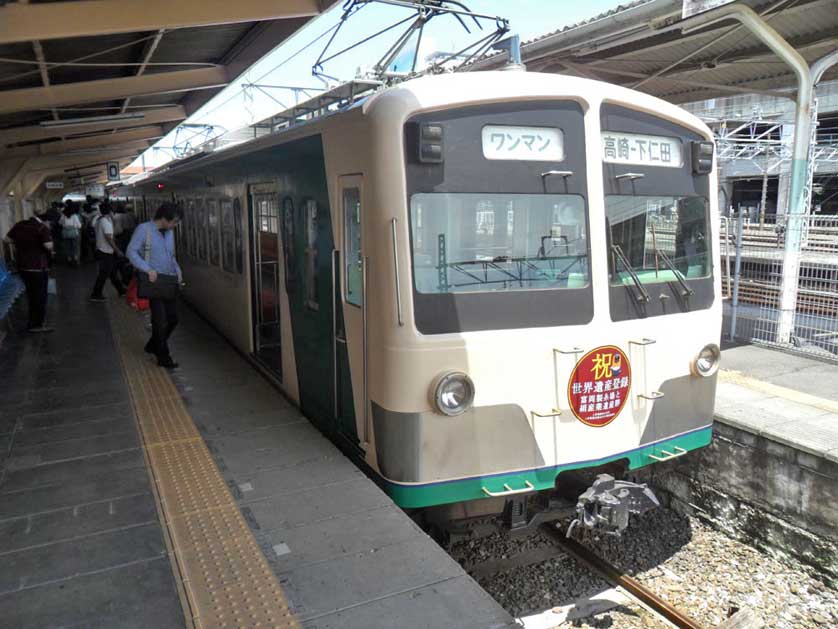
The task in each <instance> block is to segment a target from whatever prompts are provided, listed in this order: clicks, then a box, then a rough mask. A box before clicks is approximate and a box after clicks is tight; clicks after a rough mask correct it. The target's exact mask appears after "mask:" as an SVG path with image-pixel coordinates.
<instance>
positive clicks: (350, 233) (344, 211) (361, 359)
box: [335, 175, 368, 442]
mask: <svg viewBox="0 0 838 629" xmlns="http://www.w3.org/2000/svg"><path fill="white" fill-rule="evenodd" d="M338 189H339V196H338V199H339V203H340V208H339V211H340V214H341V216H340V219H339V221H336V223H339V224H340V226H341V238H340V240H339V241H338V242H339V243H340V245H339V246H340V247H341V251H340V253H339V255H337V256H336V259H337V260H338V261H339V263H338V264H336V265H335V266H336V267H337V269H336V278H335V279H336V281H335V290H336V292H337V293H339V294H337V295H336V302H337V303H338V304H339V305H341V306H342V307H340V308H337V309H336V310H339V311H341V314H342V315H343V316H342V317H341V318H340V319H338V318H337V317H336V325H335V364H336V383H337V391H336V407H337V410H338V422H339V424H340V425H341V427H342V430H343V431H345V432H347V433H350V434H353V435H356V439H357V438H360V440H361V441H363V442H367V441H368V434H367V433H368V428H367V426H368V423H367V417H366V415H367V409H366V406H367V357H366V349H367V348H366V345H367V342H366V336H367V335H366V303H365V300H366V295H365V293H366V281H365V275H366V273H365V264H366V259H365V258H364V249H363V236H362V233H361V232H362V230H361V225H362V223H361V219H362V216H363V203H362V199H363V177H362V176H361V175H345V176H343V177H340V179H339V185H338ZM341 280H342V281H341ZM350 374H351V375H352V377H350ZM353 382H354V383H355V392H357V393H358V395H354V394H353V388H352V383H353ZM356 418H358V419H360V422H358V421H357V420H356ZM359 426H360V430H359Z"/></svg>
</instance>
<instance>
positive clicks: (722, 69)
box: [473, 0, 838, 103]
mask: <svg viewBox="0 0 838 629" xmlns="http://www.w3.org/2000/svg"><path fill="white" fill-rule="evenodd" d="M739 2H740V4H743V5H746V6H749V7H750V8H752V9H754V10H755V11H756V12H757V13H759V14H761V15H762V17H763V19H764V20H766V21H767V22H768V24H769V25H770V26H771V27H772V28H774V29H775V30H776V31H777V32H779V33H780V35H781V36H782V37H783V38H784V39H785V40H786V41H787V42H788V43H789V44H791V45H792V46H794V47H795V48H796V49H797V51H798V52H799V53H800V54H801V55H803V57H805V59H806V60H807V61H809V62H810V63H812V62H813V61H815V60H816V59H818V58H820V57H822V56H824V55H826V54H827V53H829V52H831V51H833V50H835V49H836V48H838V2H837V1H836V0H739ZM684 4H685V3H684V0H637V1H635V2H630V3H627V4H623V5H620V6H618V7H617V8H615V9H614V10H612V11H608V12H606V13H603V14H602V15H598V16H596V17H594V18H591V19H590V20H586V21H584V22H580V23H579V24H574V25H572V26H567V27H565V28H562V29H561V30H558V31H555V32H552V33H546V34H545V35H542V36H541V37H538V38H536V39H533V40H531V41H528V42H525V43H524V44H523V46H522V48H521V53H522V57H523V61H524V63H525V64H526V65H527V70H529V71H531V72H558V73H565V74H571V75H576V76H584V77H587V78H593V79H598V80H602V81H608V82H609V83H616V84H618V85H623V86H626V87H631V88H636V89H638V90H641V91H643V92H647V93H649V94H652V95H654V96H658V97H660V98H663V99H665V100H667V101H670V102H673V103H686V102H693V101H699V100H705V99H708V98H715V97H719V96H729V95H731V94H770V95H777V94H778V92H782V91H783V90H793V89H794V88H795V85H796V81H795V77H794V74H793V73H792V71H791V68H790V67H789V66H787V65H786V64H785V63H784V62H783V61H781V60H780V59H779V58H777V57H776V56H775V55H774V53H772V52H771V51H770V50H769V49H768V48H767V47H766V46H765V45H764V44H762V43H761V42H760V41H759V40H758V39H757V38H756V37H755V36H754V35H752V34H751V33H750V32H749V31H748V30H747V29H746V28H745V27H744V26H742V25H741V24H739V23H738V22H735V21H733V20H725V21H722V22H720V23H717V24H714V25H710V26H707V27H704V28H701V29H700V30H697V31H693V32H688V33H684V32H682V29H681V27H682V16H683V10H684ZM723 4H728V3H727V2H721V1H719V0H714V1H712V2H710V1H707V0H704V6H706V7H711V6H716V5H723ZM700 6H701V3H700V2H697V1H696V0H690V1H689V2H687V8H688V10H690V11H693V10H696V9H697V7H700ZM504 62H505V53H501V54H498V55H495V56H493V57H490V58H488V59H484V60H481V61H480V62H478V63H475V64H474V66H473V67H474V69H480V70H483V69H491V68H495V67H500V66H501V65H503V64H504ZM836 78H838V67H833V68H832V69H831V70H830V71H828V72H827V73H826V75H825V76H824V80H829V79H836ZM785 95H788V93H787V92H786V93H785Z"/></svg>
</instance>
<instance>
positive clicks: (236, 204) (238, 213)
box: [233, 199, 244, 273]
mask: <svg viewBox="0 0 838 629" xmlns="http://www.w3.org/2000/svg"><path fill="white" fill-rule="evenodd" d="M233 224H234V226H235V230H236V241H235V251H236V272H237V273H243V272H244V257H243V248H244V240H243V238H244V236H243V234H242V206H241V201H239V200H238V199H234V200H233Z"/></svg>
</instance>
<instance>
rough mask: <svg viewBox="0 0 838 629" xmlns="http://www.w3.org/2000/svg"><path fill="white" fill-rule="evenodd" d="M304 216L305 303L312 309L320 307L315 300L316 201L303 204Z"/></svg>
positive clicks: (310, 200)
mask: <svg viewBox="0 0 838 629" xmlns="http://www.w3.org/2000/svg"><path fill="white" fill-rule="evenodd" d="M305 218H306V252H305V256H306V259H305V264H306V305H307V306H308V307H309V308H311V309H312V310H318V309H319V308H320V306H319V304H318V300H317V201H315V200H314V199H309V200H308V201H306V204H305Z"/></svg>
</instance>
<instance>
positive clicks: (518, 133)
mask: <svg viewBox="0 0 838 629" xmlns="http://www.w3.org/2000/svg"><path fill="white" fill-rule="evenodd" d="M482 140H483V157H485V158H486V159H509V160H524V161H546V162H560V161H562V160H563V159H564V137H563V135H562V132H561V129H556V128H554V127H519V126H513V125H494V124H489V125H486V126H485V127H483V132H482Z"/></svg>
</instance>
